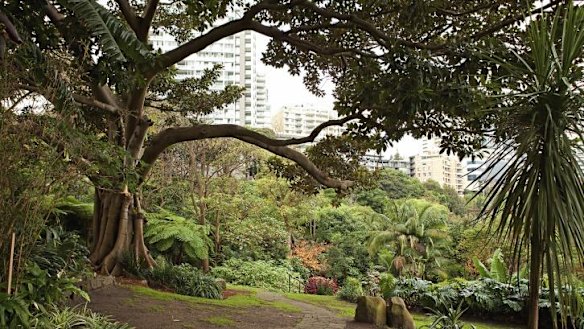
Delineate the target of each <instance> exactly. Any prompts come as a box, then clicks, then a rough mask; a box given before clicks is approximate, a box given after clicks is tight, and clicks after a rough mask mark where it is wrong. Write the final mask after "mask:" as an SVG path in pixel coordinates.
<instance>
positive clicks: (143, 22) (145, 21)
mask: <svg viewBox="0 0 584 329" xmlns="http://www.w3.org/2000/svg"><path fill="white" fill-rule="evenodd" d="M158 3H159V0H150V1H148V4H146V8H144V13H143V14H142V17H141V18H139V19H138V20H139V24H140V28H139V32H138V33H136V35H137V37H138V40H140V41H143V42H145V41H146V39H148V31H149V30H150V26H151V25H152V20H153V19H154V14H155V13H156V9H157V8H158Z"/></svg>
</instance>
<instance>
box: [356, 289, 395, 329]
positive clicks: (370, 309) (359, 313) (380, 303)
mask: <svg viewBox="0 0 584 329" xmlns="http://www.w3.org/2000/svg"><path fill="white" fill-rule="evenodd" d="M386 312H387V310H386V305H385V301H384V300H383V298H381V297H371V296H361V297H359V298H357V310H356V311H355V321H356V322H365V323H373V324H374V325H376V326H378V327H384V326H385V323H386V321H387V314H386Z"/></svg>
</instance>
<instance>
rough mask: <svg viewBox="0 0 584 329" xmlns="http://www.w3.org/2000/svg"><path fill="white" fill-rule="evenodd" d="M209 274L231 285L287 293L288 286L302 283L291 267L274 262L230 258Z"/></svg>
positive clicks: (299, 275)
mask: <svg viewBox="0 0 584 329" xmlns="http://www.w3.org/2000/svg"><path fill="white" fill-rule="evenodd" d="M296 267H297V266H296ZM211 273H212V274H213V275H214V276H216V277H218V278H222V279H224V280H225V281H227V282H230V283H233V284H239V285H245V286H252V287H258V288H265V289H268V290H275V291H288V289H289V287H290V285H296V284H297V283H296V282H298V281H300V282H304V280H303V279H302V275H301V274H300V273H298V272H296V271H294V270H293V267H292V266H291V265H289V264H287V263H277V262H274V261H263V260H256V261H244V260H241V259H236V258H232V259H229V260H227V261H226V262H225V263H224V264H223V265H222V266H216V267H214V268H213V269H212V271H211Z"/></svg>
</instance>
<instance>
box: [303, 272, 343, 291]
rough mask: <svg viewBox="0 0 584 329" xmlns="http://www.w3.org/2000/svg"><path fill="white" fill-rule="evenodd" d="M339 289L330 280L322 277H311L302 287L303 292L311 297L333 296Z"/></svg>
mask: <svg viewBox="0 0 584 329" xmlns="http://www.w3.org/2000/svg"><path fill="white" fill-rule="evenodd" d="M338 289H339V287H338V286H337V283H336V282H335V281H334V280H332V279H327V278H325V277H322V276H313V277H311V278H309V279H308V281H307V282H306V285H305V286H304V292H305V293H307V294H313V295H334V294H336V293H337V290H338Z"/></svg>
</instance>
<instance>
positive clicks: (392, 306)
mask: <svg viewBox="0 0 584 329" xmlns="http://www.w3.org/2000/svg"><path fill="white" fill-rule="evenodd" d="M387 325H388V326H389V327H391V328H394V329H416V324H415V322H414V318H413V317H412V315H411V314H410V312H409V311H408V308H407V307H406V303H404V300H403V299H401V298H399V297H391V298H390V299H388V300H387Z"/></svg>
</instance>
